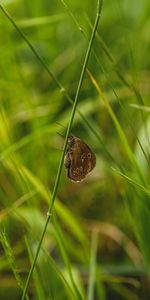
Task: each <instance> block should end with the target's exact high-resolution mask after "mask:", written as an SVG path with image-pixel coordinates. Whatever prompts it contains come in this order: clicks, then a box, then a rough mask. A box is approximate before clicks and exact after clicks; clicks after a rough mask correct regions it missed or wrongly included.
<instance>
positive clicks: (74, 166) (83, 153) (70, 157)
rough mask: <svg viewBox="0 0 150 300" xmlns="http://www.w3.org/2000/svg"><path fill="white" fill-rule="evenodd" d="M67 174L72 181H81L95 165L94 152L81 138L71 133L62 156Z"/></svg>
mask: <svg viewBox="0 0 150 300" xmlns="http://www.w3.org/2000/svg"><path fill="white" fill-rule="evenodd" d="M64 165H65V167H66V169H67V176H68V178H69V179H71V180H72V181H73V182H80V181H82V180H83V179H84V178H85V177H86V175H87V174H89V173H90V172H91V171H92V170H93V169H94V167H95V165H96V157H95V154H94V153H93V152H92V151H91V149H90V148H89V146H88V145H87V144H86V143H84V142H83V141H82V140H81V139H79V138H78V137H76V136H75V135H73V134H71V135H70V136H69V138H68V148H67V151H66V154H65V158H64Z"/></svg>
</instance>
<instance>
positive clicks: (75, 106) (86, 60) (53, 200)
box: [21, 0, 103, 300]
mask: <svg viewBox="0 0 150 300" xmlns="http://www.w3.org/2000/svg"><path fill="white" fill-rule="evenodd" d="M102 4H103V0H101V1H99V0H98V4H97V13H96V18H95V24H94V26H93V30H92V34H91V38H90V41H89V45H88V48H87V51H86V55H85V59H84V63H83V68H82V71H81V75H80V79H79V84H78V87H77V91H76V95H75V100H74V103H73V107H72V111H71V116H70V121H69V124H68V128H67V133H66V137H65V141H64V148H63V152H62V155H61V158H60V163H59V167H58V171H57V175H56V180H55V185H54V189H53V193H52V199H51V203H50V206H49V209H48V213H47V218H46V222H45V226H44V229H43V232H42V235H41V238H40V241H39V245H38V247H37V250H36V254H35V257H34V259H33V262H32V266H31V269H30V271H29V274H28V277H27V280H26V283H25V287H24V291H23V294H22V298H21V300H24V299H25V295H26V292H27V289H28V286H29V283H30V280H31V277H32V273H33V270H34V268H35V265H36V261H37V258H38V255H39V252H40V249H41V246H42V242H43V239H44V236H45V233H46V230H47V226H48V223H49V221H50V219H51V216H52V212H53V207H54V202H55V198H56V194H57V190H58V186H59V182H60V177H61V172H62V167H63V162H64V156H65V152H66V149H67V142H68V137H69V134H70V131H71V128H72V124H73V120H74V116H75V112H76V108H77V104H78V99H79V93H80V89H81V86H82V82H83V78H84V74H85V71H86V66H87V63H88V60H89V56H90V53H91V49H92V45H93V41H94V38H95V34H96V30H97V27H98V23H99V19H100V14H101V9H102Z"/></svg>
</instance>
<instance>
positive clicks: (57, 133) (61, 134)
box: [56, 131, 65, 139]
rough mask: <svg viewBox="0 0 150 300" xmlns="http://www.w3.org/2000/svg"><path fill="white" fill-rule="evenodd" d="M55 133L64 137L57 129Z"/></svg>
mask: <svg viewBox="0 0 150 300" xmlns="http://www.w3.org/2000/svg"><path fill="white" fill-rule="evenodd" d="M56 133H57V134H58V135H60V136H61V137H63V139H64V138H65V136H64V135H63V134H62V133H60V132H59V131H56Z"/></svg>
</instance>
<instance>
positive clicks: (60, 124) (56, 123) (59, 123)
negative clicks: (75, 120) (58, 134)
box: [56, 121, 66, 130]
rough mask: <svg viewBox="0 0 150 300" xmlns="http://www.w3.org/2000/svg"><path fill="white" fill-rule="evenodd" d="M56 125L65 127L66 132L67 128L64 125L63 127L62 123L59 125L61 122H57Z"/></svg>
mask: <svg viewBox="0 0 150 300" xmlns="http://www.w3.org/2000/svg"><path fill="white" fill-rule="evenodd" d="M56 124H57V125H59V126H61V127H63V128H64V129H65V130H66V127H65V126H64V125H62V124H61V123H59V122H57V121H56Z"/></svg>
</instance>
